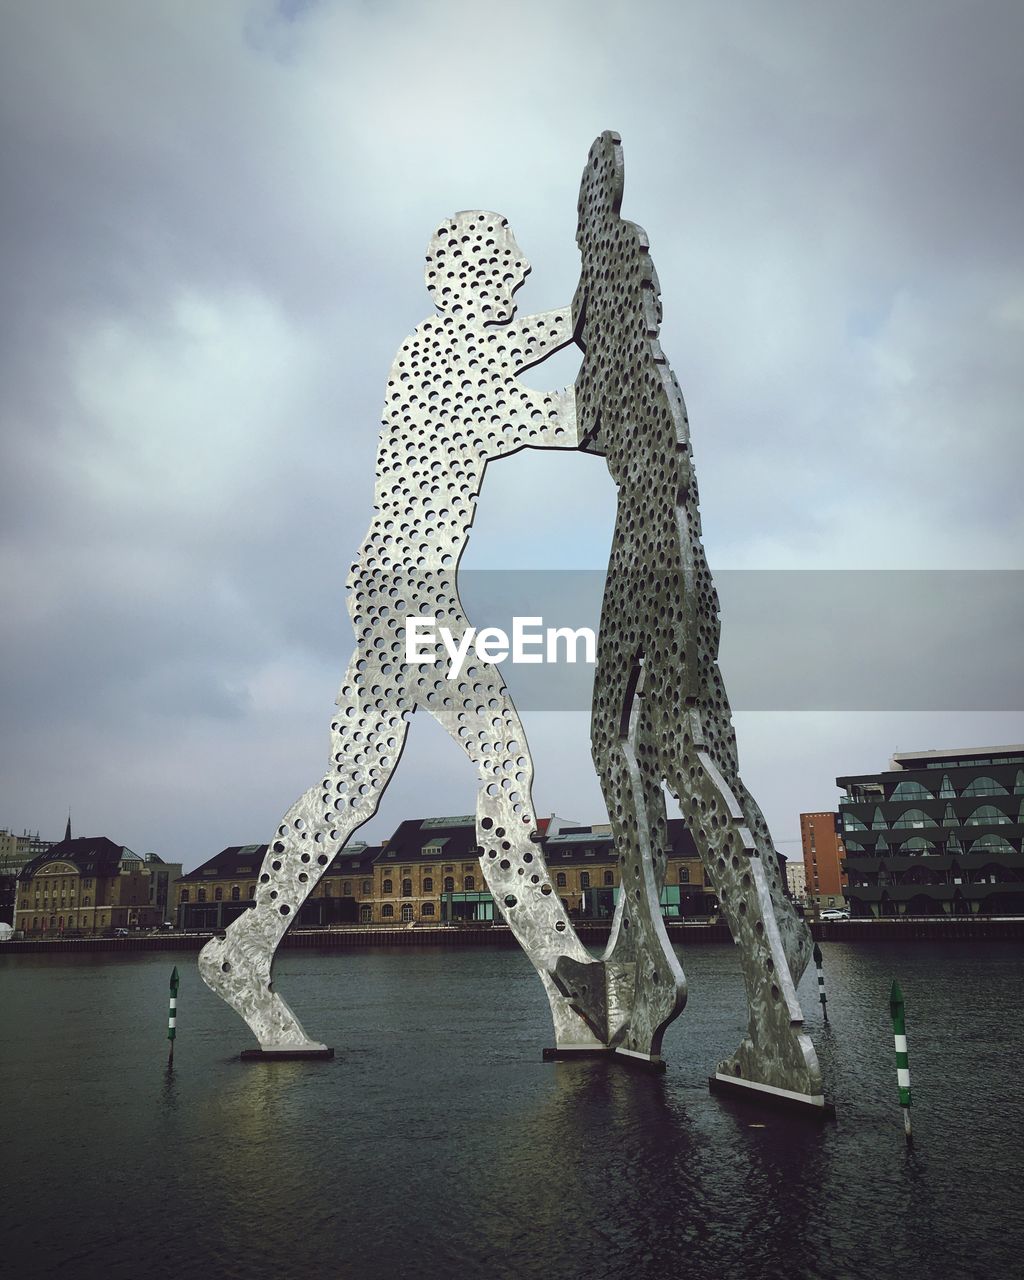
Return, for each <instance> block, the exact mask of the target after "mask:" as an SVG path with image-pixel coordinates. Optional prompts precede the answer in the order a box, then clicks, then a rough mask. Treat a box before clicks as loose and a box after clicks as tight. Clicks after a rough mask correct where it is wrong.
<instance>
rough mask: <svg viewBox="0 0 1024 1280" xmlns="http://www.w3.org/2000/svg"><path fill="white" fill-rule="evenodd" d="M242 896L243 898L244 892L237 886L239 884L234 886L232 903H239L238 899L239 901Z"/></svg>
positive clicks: (232, 887)
mask: <svg viewBox="0 0 1024 1280" xmlns="http://www.w3.org/2000/svg"><path fill="white" fill-rule="evenodd" d="M241 896H242V891H241V889H239V887H238V885H237V884H233V885H232V886H231V901H232V902H237V901H238V899H239V898H240V897H241Z"/></svg>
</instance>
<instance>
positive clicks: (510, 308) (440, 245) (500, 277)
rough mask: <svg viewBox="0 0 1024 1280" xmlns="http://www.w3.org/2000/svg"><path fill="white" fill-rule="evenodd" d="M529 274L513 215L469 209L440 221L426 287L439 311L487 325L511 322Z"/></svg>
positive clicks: (430, 251)
mask: <svg viewBox="0 0 1024 1280" xmlns="http://www.w3.org/2000/svg"><path fill="white" fill-rule="evenodd" d="M529 274H530V264H529V262H527V260H526V258H525V257H524V256H523V251H522V250H521V249H520V248H519V246H518V244H516V238H515V236H514V235H513V234H512V231H511V228H510V227H509V225H508V219H507V218H503V217H502V216H501V214H500V213H488V212H487V211H486V210H483V209H470V210H466V211H463V212H462V213H457V214H455V215H454V217H451V218H449V219H448V221H447V222H444V223H442V224H441V226H440V227H438V229H437V230H436V231H435V232H434V234H433V236H432V237H431V239H430V244H429V245H428V246H427V269H426V273H425V278H426V282H427V289H428V290H429V292H430V294H431V296H432V297H433V299H434V305H435V306H436V307H437V309H438V311H441V312H444V313H445V314H448V315H461V316H464V317H465V318H466V319H473V320H475V321H477V322H480V321H482V322H483V323H484V324H507V323H508V322H509V321H510V320H511V319H512V317H513V316H514V315H515V313H516V304H515V300H514V297H513V295H514V294H515V292H516V290H517V289H519V288H520V287H521V286H522V284H523V281H524V280H525V279H526V277H527V276H528V275H529Z"/></svg>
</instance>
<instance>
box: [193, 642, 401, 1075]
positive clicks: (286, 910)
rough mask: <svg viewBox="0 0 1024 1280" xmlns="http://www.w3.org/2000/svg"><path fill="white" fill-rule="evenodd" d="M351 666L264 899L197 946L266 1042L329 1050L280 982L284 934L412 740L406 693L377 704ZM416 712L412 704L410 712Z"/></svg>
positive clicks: (226, 994) (224, 992)
mask: <svg viewBox="0 0 1024 1280" xmlns="http://www.w3.org/2000/svg"><path fill="white" fill-rule="evenodd" d="M357 661H358V655H357V657H355V658H353V660H352V663H351V664H350V666H349V671H348V675H347V677H346V681H345V683H344V684H343V686H342V691H341V694H340V695H339V710H338V713H337V716H336V718H335V720H334V722H333V724H332V726H331V751H332V756H331V766H330V768H329V769H328V771H327V773H326V774H325V776H324V779H323V781H322V782H321V783H320V785H319V786H317V787H311V788H310V789H309V790H308V791H307V792H306V793H305V794H304V795H303V796H302V797H300V799H299V800H298V801H297V802H296V803H295V804H294V805H293V806H292V807H291V809H289V810H288V813H287V814H286V815H285V817H284V819H283V820H282V822H281V825H280V826H279V827H278V830H277V835H276V837H275V839H274V840H273V841H272V842H271V844H270V846H269V847H268V849H267V855H266V858H265V859H264V862H263V866H262V868H261V869H260V883H259V887H258V889H257V891H256V904H255V906H254V907H253V908H251V909H250V910H248V911H245V912H244V913H243V914H242V915H241V916H239V917H238V919H237V920H234V921H232V923H231V924H230V925H229V926H228V928H227V931H226V933H225V934H224V936H223V937H222V938H214V939H212V940H211V941H210V942H208V943H207V944H206V946H205V947H204V948H203V950H202V952H201V953H200V956H199V972H200V974H201V975H202V978H203V981H204V982H205V983H206V984H207V986H208V987H210V988H211V989H212V990H213V991H215V992H216V993H217V994H218V995H219V996H221V998H222V999H224V1000H226V1001H227V1003H228V1004H229V1005H231V1007H232V1008H233V1009H234V1010H235V1011H236V1012H237V1013H239V1014H241V1016H242V1017H243V1018H244V1019H245V1021H246V1022H247V1023H248V1025H249V1027H250V1028H251V1030H252V1032H253V1034H254V1035H255V1036H256V1038H257V1039H258V1040H259V1042H260V1046H261V1048H263V1049H264V1050H265V1051H268V1052H292V1053H294V1052H303V1051H316V1050H322V1049H323V1048H324V1046H323V1045H321V1044H318V1043H317V1042H316V1041H314V1040H312V1039H310V1037H309V1036H307V1035H306V1033H305V1031H304V1030H303V1028H302V1024H301V1023H300V1022H299V1020H298V1018H297V1017H296V1016H295V1014H294V1013H293V1012H292V1010H291V1009H290V1008H289V1007H288V1005H287V1003H286V1002H285V1001H284V1000H283V999H282V998H281V996H280V995H278V994H277V992H276V991H275V990H274V988H273V981H272V967H273V962H274V955H275V952H276V951H277V948H278V945H279V943H280V941H281V939H282V938H283V937H284V934H285V933H286V931H287V929H288V927H289V926H290V925H291V923H292V922H293V921H294V919H295V916H296V914H297V912H298V910H299V908H300V907H301V906H302V904H303V902H305V900H306V898H307V897H308V896H309V894H310V893H311V892H312V891H313V889H314V888H315V887H316V884H317V882H318V881H319V880H320V877H321V876H322V875H323V874H324V872H325V871H326V870H327V868H328V867H329V866H330V864H331V861H332V859H333V858H334V856H335V854H337V853H339V852H340V851H341V850H342V849H343V848H344V846H345V844H346V842H347V841H348V840H349V838H350V837H351V836H352V834H353V833H354V832H355V831H356V830H358V828H359V827H361V826H362V825H363V823H364V822H366V821H367V820H368V819H369V818H371V817H372V816H373V814H374V813H375V812H376V811H377V806H378V804H379V803H380V797H381V795H382V793H383V791H384V788H385V787H386V786H387V784H388V782H389V781H390V778H391V774H392V772H393V770H394V767H395V764H396V763H397V761H398V758H399V756H400V755H401V751H402V747H403V746H404V744H405V736H406V732H407V728H408V725H407V722H406V719H405V715H404V714H403V711H404V710H405V707H406V704H405V699H404V697H403V698H399V699H396V700H395V705H394V707H393V709H391V710H388V711H379V710H378V709H377V707H376V706H375V705H374V704H373V702H372V700H371V699H370V698H369V697H367V696H366V694H365V693H364V691H363V688H362V683H361V682H362V677H361V675H360V673H359V671H358V666H357ZM406 714H408V712H406Z"/></svg>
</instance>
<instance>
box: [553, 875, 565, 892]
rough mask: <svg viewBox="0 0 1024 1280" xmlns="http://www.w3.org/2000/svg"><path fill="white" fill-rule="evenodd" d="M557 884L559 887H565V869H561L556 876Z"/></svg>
mask: <svg viewBox="0 0 1024 1280" xmlns="http://www.w3.org/2000/svg"><path fill="white" fill-rule="evenodd" d="M555 884H557V885H558V887H559V889H564V888H565V872H564V871H559V873H558V875H557V876H555Z"/></svg>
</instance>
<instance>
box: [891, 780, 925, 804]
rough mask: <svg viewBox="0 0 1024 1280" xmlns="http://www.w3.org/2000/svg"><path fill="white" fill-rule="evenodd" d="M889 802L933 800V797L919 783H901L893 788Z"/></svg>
mask: <svg viewBox="0 0 1024 1280" xmlns="http://www.w3.org/2000/svg"><path fill="white" fill-rule="evenodd" d="M889 799H890V800H934V799H935V797H934V796H933V795H932V793H931V792H930V791H929V790H928V788H927V787H923V786H922V785H921V784H920V782H901V783H899V784H898V785H897V786H896V787H894V788H893V793H892V795H891V796H890V797H889Z"/></svg>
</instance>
